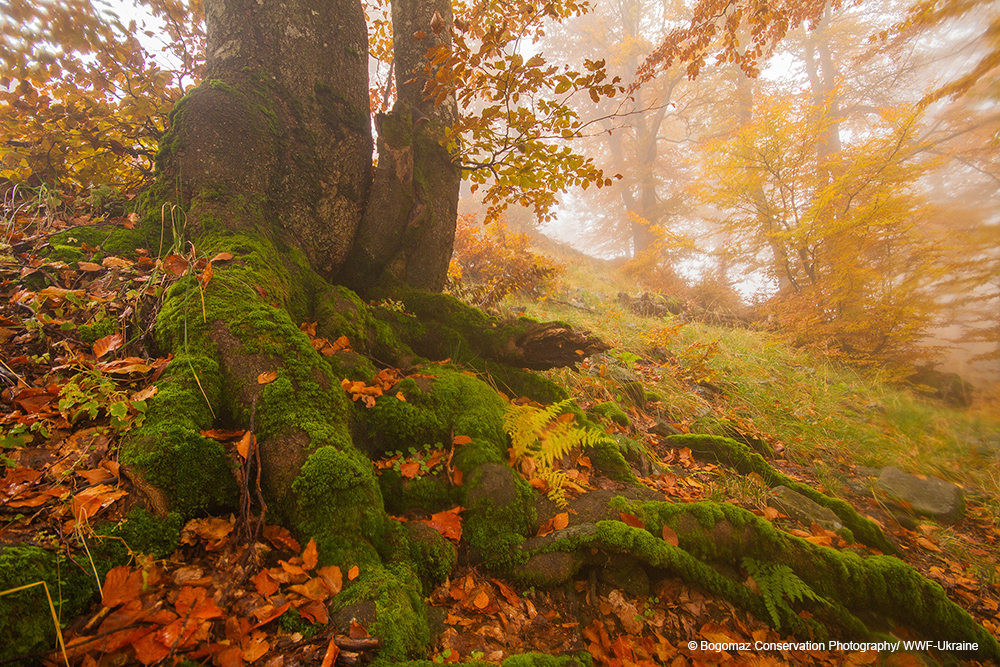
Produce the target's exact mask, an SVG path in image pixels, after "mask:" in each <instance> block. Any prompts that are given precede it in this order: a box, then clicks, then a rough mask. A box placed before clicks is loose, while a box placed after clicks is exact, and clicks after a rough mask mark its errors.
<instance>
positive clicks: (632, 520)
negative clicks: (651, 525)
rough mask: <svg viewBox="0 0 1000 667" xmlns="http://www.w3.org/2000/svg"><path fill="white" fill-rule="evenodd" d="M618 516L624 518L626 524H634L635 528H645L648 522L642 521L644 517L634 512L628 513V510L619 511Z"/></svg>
mask: <svg viewBox="0 0 1000 667" xmlns="http://www.w3.org/2000/svg"><path fill="white" fill-rule="evenodd" d="M618 516H620V517H621V518H622V521H624V522H625V525H628V526H632V527H633V528H645V527H646V524H644V523H643V522H642V519H640V518H639V517H637V516H635V515H634V514H628V513H627V512H619V513H618Z"/></svg>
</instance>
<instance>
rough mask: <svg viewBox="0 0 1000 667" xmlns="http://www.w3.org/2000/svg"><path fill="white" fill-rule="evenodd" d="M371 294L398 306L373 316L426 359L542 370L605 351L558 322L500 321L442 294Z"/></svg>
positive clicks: (402, 290)
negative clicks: (486, 362) (400, 306)
mask: <svg viewBox="0 0 1000 667" xmlns="http://www.w3.org/2000/svg"><path fill="white" fill-rule="evenodd" d="M370 294H371V295H374V296H377V297H378V298H390V299H393V300H395V301H398V302H400V303H402V304H404V306H405V308H406V311H407V313H409V314H411V315H416V317H406V316H404V315H403V314H400V313H395V314H393V313H379V316H380V317H382V318H383V319H385V321H387V322H389V323H390V324H391V325H392V326H393V328H394V329H395V330H396V332H397V334H398V335H399V337H400V338H401V339H402V340H403V341H404V342H405V343H407V344H408V345H409V346H410V347H412V348H413V349H414V350H415V351H416V352H417V353H418V354H421V355H423V356H425V357H427V358H429V359H445V358H450V359H454V360H456V361H460V362H462V363H470V362H473V361H475V360H477V359H489V360H492V361H497V362H500V363H502V364H505V365H507V366H513V367H516V368H532V369H536V370H544V369H548V368H556V367H561V366H571V365H573V364H576V363H577V362H580V361H582V360H583V359H585V358H586V357H588V356H590V355H591V354H595V353H597V352H602V351H604V350H606V349H608V345H607V344H606V343H604V342H603V341H601V340H599V339H597V338H595V337H593V336H591V335H590V334H589V332H581V331H573V329H572V327H570V325H568V324H566V323H564V322H546V323H541V322H536V321H535V320H532V319H529V318H526V317H522V318H518V319H517V320H514V321H501V320H498V319H497V318H495V317H490V316H488V315H486V314H485V313H483V312H482V311H481V310H479V309H478V308H473V307H471V306H467V305H465V304H464V303H462V302H461V301H459V300H458V299H456V298H454V297H452V296H449V295H446V294H433V293H430V292H422V291H419V290H413V289H409V288H406V287H404V286H401V285H393V286H391V287H388V288H385V287H379V288H378V289H375V290H372V291H371V292H370Z"/></svg>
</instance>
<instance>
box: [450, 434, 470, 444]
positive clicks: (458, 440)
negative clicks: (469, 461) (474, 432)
mask: <svg viewBox="0 0 1000 667" xmlns="http://www.w3.org/2000/svg"><path fill="white" fill-rule="evenodd" d="M470 442H472V438H470V437H469V436H467V435H456V436H455V437H454V438H452V439H451V444H453V445H467V444H469V443H470Z"/></svg>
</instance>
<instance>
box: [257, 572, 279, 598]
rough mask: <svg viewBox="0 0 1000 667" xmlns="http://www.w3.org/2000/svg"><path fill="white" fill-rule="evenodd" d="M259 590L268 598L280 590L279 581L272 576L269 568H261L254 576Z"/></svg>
mask: <svg viewBox="0 0 1000 667" xmlns="http://www.w3.org/2000/svg"><path fill="white" fill-rule="evenodd" d="M253 584H254V586H256V587H257V592H258V593H260V594H261V595H263V596H264V597H266V598H268V597H271V596H272V595H274V594H275V593H277V592H278V582H277V581H275V580H274V579H272V578H271V575H269V574H268V573H267V570H261V571H260V572H258V573H257V574H256V575H255V576H254V578H253Z"/></svg>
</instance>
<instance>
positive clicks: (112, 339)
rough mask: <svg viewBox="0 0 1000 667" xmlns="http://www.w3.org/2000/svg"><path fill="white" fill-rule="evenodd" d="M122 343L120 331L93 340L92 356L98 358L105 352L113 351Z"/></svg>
mask: <svg viewBox="0 0 1000 667" xmlns="http://www.w3.org/2000/svg"><path fill="white" fill-rule="evenodd" d="M124 344H125V339H124V338H122V335H121V334H120V333H113V334H111V335H110V336H105V337H104V338H99V339H98V340H96V341H94V356H96V357H97V358H98V359H100V358H101V357H103V356H104V355H106V354H107V353H109V352H114V351H115V350H117V349H118V348H120V347H121V346H122V345H124Z"/></svg>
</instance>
